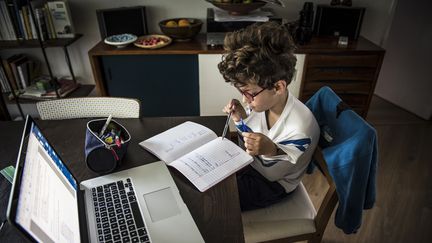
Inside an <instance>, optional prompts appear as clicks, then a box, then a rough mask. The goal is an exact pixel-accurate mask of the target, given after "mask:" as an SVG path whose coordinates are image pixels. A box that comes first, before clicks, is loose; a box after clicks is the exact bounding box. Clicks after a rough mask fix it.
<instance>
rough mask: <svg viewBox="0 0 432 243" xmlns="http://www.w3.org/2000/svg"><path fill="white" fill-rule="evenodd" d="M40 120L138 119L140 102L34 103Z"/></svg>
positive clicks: (84, 100)
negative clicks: (110, 116)
mask: <svg viewBox="0 0 432 243" xmlns="http://www.w3.org/2000/svg"><path fill="white" fill-rule="evenodd" d="M36 107H37V110H38V112H39V115H40V118H41V119H42V120H62V119H73V118H89V117H108V116H109V115H110V114H111V115H112V117H114V118H139V117H140V108H141V104H140V101H139V100H137V99H132V98H118V97H84V98H66V99H58V100H48V101H40V102H37V103H36Z"/></svg>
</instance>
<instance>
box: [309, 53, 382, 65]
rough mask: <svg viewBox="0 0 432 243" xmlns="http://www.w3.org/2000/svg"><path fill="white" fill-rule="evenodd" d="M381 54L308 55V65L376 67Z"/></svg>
mask: <svg viewBox="0 0 432 243" xmlns="http://www.w3.org/2000/svg"><path fill="white" fill-rule="evenodd" d="M379 60H380V59H379V55H336V54H331V55H308V56H307V66H308V67H370V68H376V67H377V66H378V63H379Z"/></svg>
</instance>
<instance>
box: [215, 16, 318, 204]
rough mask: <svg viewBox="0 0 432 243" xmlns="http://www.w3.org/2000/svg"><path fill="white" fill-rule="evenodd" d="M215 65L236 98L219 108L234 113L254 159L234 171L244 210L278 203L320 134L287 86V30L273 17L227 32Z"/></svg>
mask: <svg viewBox="0 0 432 243" xmlns="http://www.w3.org/2000/svg"><path fill="white" fill-rule="evenodd" d="M224 47H225V50H226V53H225V54H224V56H223V59H222V61H221V62H220V63H219V64H218V68H219V71H220V72H221V74H222V76H223V77H224V79H225V81H226V82H229V83H231V84H232V85H234V87H235V88H237V89H238V91H239V92H240V93H241V94H242V95H243V102H244V103H247V106H248V111H249V112H248V113H247V112H246V111H245V109H244V108H243V107H242V105H241V104H240V102H239V101H238V100H231V101H230V102H229V103H228V104H227V105H226V106H225V107H224V109H223V111H224V112H226V113H232V114H231V117H232V119H233V120H234V122H235V124H236V126H237V128H238V129H239V130H240V131H241V132H242V133H241V135H242V136H243V140H244V146H245V148H246V151H247V152H248V153H249V154H251V155H254V156H255V158H256V159H255V161H254V162H252V164H251V166H249V167H247V168H246V169H245V170H242V171H241V172H239V173H238V174H237V182H238V188H239V195H240V204H241V209H242V211H246V210H252V209H256V208H263V207H266V206H269V205H272V204H274V203H276V202H279V201H280V200H282V199H283V198H285V197H286V196H287V195H288V194H289V193H291V192H292V191H294V190H295V188H296V187H297V185H298V184H299V183H300V181H301V178H302V176H303V174H304V172H305V170H306V167H307V166H308V164H309V162H310V160H311V157H312V154H313V152H314V150H315V147H316V145H317V143H318V139H319V127H318V124H317V122H316V120H315V118H314V116H313V114H312V113H311V111H310V110H309V109H308V108H307V107H306V106H305V105H304V104H303V103H301V102H300V101H299V100H298V99H296V98H295V97H294V96H293V95H291V94H290V93H289V91H288V84H290V82H291V79H292V77H293V73H294V69H295V63H296V58H295V56H294V54H293V48H294V45H293V42H292V39H291V36H290V35H289V33H288V31H287V30H286V29H285V28H284V27H283V26H281V25H279V24H277V23H275V22H267V23H264V24H253V25H251V26H248V27H247V28H245V29H242V30H240V31H237V32H232V33H228V34H227V36H226V37H225V42H224Z"/></svg>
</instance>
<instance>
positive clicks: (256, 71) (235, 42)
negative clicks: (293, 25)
mask: <svg viewBox="0 0 432 243" xmlns="http://www.w3.org/2000/svg"><path fill="white" fill-rule="evenodd" d="M224 48H225V51H226V53H225V54H224V55H223V57H222V61H221V62H220V63H219V64H218V68H219V71H220V73H221V74H222V76H223V77H224V79H225V82H230V83H232V84H233V85H234V86H235V87H241V86H244V85H247V84H256V85H258V86H260V87H262V88H267V89H271V88H273V87H274V85H275V83H276V82H277V81H279V80H285V81H286V83H287V84H289V83H290V82H291V79H292V77H293V74H294V69H295V64H296V61H297V59H296V57H295V56H294V53H293V52H294V49H295V45H294V42H293V40H292V37H291V35H290V34H289V32H288V31H287V29H286V28H285V27H284V26H283V25H280V24H278V23H276V22H272V21H270V22H266V23H263V24H260V23H255V24H253V25H249V26H248V27H246V28H244V29H242V30H239V31H235V32H230V33H227V35H226V36H225V40H224Z"/></svg>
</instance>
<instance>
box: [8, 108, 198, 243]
mask: <svg viewBox="0 0 432 243" xmlns="http://www.w3.org/2000/svg"><path fill="white" fill-rule="evenodd" d="M83 166H84V165H83ZM7 217H8V221H9V222H10V223H11V225H13V226H15V227H16V228H17V229H18V230H19V231H20V232H22V233H23V234H24V235H25V236H26V237H27V238H29V239H30V240H33V241H37V242H155V243H156V242H188V243H191V242H204V240H203V238H202V236H201V234H200V232H199V230H198V228H197V226H196V224H195V222H194V220H193V219H192V216H191V214H190V212H189V210H188V208H187V207H186V205H185V204H184V202H183V200H182V198H181V196H180V194H179V191H178V189H177V186H176V184H175V183H174V180H173V179H172V177H171V175H170V173H169V171H168V169H167V167H166V165H165V163H164V162H162V161H159V162H154V163H151V164H146V165H143V166H139V167H135V168H132V169H128V170H124V171H120V172H116V173H112V174H108V175H104V176H100V177H97V178H93V179H90V180H86V181H82V182H81V183H79V182H78V181H77V180H76V179H75V177H74V175H73V174H72V173H71V171H70V170H69V169H68V168H67V166H66V165H65V163H64V161H63V160H62V159H61V158H60V155H59V154H58V153H56V152H55V150H54V148H53V146H52V145H51V144H50V143H49V142H48V140H47V139H46V138H45V136H44V135H43V133H42V132H41V130H40V129H39V127H38V126H37V125H36V123H35V122H34V120H33V119H32V118H31V117H30V116H27V119H26V123H25V126H24V132H23V136H22V140H21V147H20V150H19V155H18V160H17V165H16V172H15V176H14V181H13V185H12V192H11V196H10V199H9V205H8V210H7Z"/></svg>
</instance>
